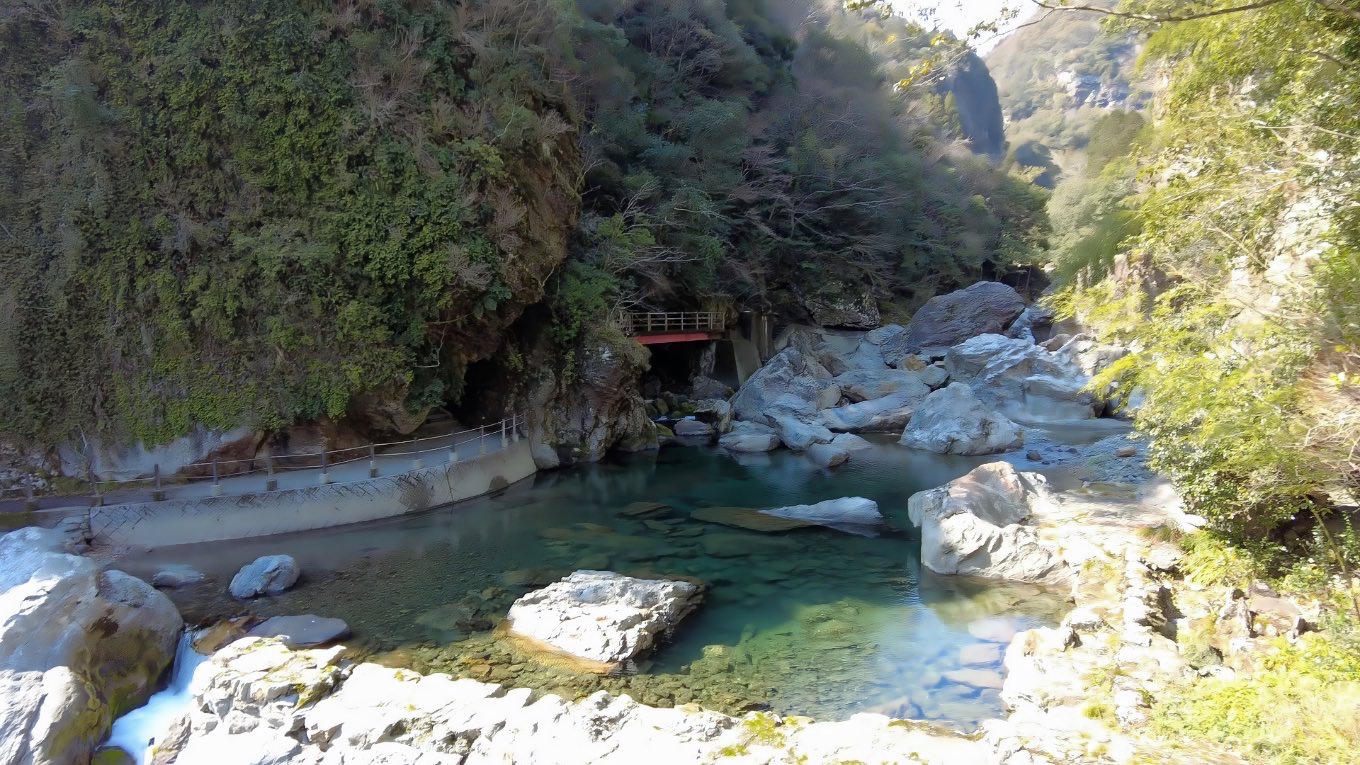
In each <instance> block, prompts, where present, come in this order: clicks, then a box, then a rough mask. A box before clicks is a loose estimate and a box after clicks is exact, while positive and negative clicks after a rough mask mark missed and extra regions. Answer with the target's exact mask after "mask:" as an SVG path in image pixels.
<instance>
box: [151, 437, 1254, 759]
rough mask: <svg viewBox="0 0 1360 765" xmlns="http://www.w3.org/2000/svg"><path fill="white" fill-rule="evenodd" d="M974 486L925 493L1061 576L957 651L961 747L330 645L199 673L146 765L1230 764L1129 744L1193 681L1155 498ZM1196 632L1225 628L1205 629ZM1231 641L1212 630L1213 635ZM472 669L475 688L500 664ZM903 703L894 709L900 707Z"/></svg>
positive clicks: (1170, 551)
mask: <svg viewBox="0 0 1360 765" xmlns="http://www.w3.org/2000/svg"><path fill="white" fill-rule="evenodd" d="M975 472H976V473H978V475H976V476H972V475H970V476H969V477H966V478H964V479H960V480H959V481H958V482H955V485H954V486H953V487H951V486H946V487H941V488H940V489H939V490H938V491H941V492H944V493H946V494H951V489H955V488H957V487H958V485H964V486H966V487H968V488H969V489H970V490H971V493H972V495H973V497H974V498H975V499H976V498H977V497H978V496H979V493H980V492H982V491H983V490H987V491H990V493H992V494H993V495H994V496H993V499H994V500H996V502H1000V501H1002V500H1008V501H1011V502H1014V503H1018V504H1021V505H1024V506H1026V507H1033V508H1036V509H1035V510H1034V511H1033V512H1031V514H1030V515H1029V516H1028V517H1027V518H1025V519H1023V521H1024V522H1025V524H1026V527H1027V528H1030V529H1031V530H1033V531H1034V532H1035V534H1036V537H1037V540H1038V541H1037V543H1038V544H1041V545H1045V546H1048V547H1049V548H1050V549H1051V551H1052V554H1053V555H1054V556H1055V558H1057V559H1058V560H1059V563H1058V565H1060V566H1061V567H1062V568H1063V570H1064V571H1065V572H1066V575H1067V576H1066V579H1067V580H1068V581H1069V582H1070V588H1071V589H1070V592H1071V596H1072V608H1071V610H1070V611H1069V612H1068V613H1067V614H1066V616H1064V617H1063V618H1062V619H1061V621H1060V622H1059V624H1058V625H1057V626H1055V627H1046V628H1039V629H1033V630H1025V631H1021V632H1018V633H1015V632H1014V631H1013V629H1011V628H1010V627H1009V626H1008V625H1007V624H1006V623H1005V622H1001V621H996V622H987V621H985V620H984V621H980V622H977V623H975V624H973V625H970V629H972V630H974V631H976V632H978V633H980V634H983V635H984V636H985V637H988V638H991V639H993V640H998V641H1003V642H1000V643H982V644H979V645H978V646H976V647H974V648H972V649H970V650H969V652H970V653H972V654H976V655H977V658H979V659H981V660H982V661H984V662H985V661H986V660H987V659H988V658H989V656H990V655H991V654H995V655H1002V654H1004V666H1005V670H1006V672H1005V676H1004V678H1003V677H1002V676H1001V675H999V674H996V673H993V672H990V671H988V670H985V669H981V670H970V669H967V668H963V669H960V670H957V671H955V672H954V673H953V674H954V675H955V677H954V678H953V680H954V681H956V682H958V683H964V684H969V683H971V684H976V685H981V686H987V687H994V688H995V690H996V692H998V693H999V694H1000V696H1001V698H1002V699H1004V701H1005V703H1006V706H1007V714H1005V715H1004V716H1001V717H998V718H997V719H994V720H989V721H987V722H984V723H983V725H982V726H981V727H980V729H979V731H978V732H977V733H976V734H974V735H961V734H959V733H956V732H952V731H949V730H947V729H943V728H939V727H934V726H932V725H930V724H929V723H924V722H912V721H910V720H909V719H901V717H900V716H899V715H896V714H894V713H893V711H892V710H890V711H889V714H858V715H854V716H852V717H850V718H849V719H848V720H845V721H842V722H830V721H827V722H814V721H812V720H810V719H808V718H803V717H797V716H785V715H781V714H778V713H773V712H749V713H746V714H744V715H738V716H731V715H725V714H721V713H718V712H713V711H706V710H704V709H703V708H701V707H700V706H698V705H694V704H690V703H684V700H683V699H672V700H671V702H672V703H673V704H674V705H673V706H671V707H670V708H664V709H663V708H655V707H651V706H647V705H643V704H639V703H637V702H636V701H634V700H632V699H630V698H628V697H620V696H616V695H612V694H609V693H607V692H604V691H597V692H594V693H591V694H589V695H584V696H583V695H581V694H574V693H571V692H565V693H564V694H554V693H542V692H534V691H531V690H528V689H520V690H512V689H511V688H510V687H509V686H506V685H503V684H499V683H494V682H482V681H475V680H470V679H461V680H455V679H453V678H451V677H449V676H447V675H443V674H420V673H415V672H411V671H409V670H403V669H394V668H389V667H382V666H379V665H375V664H365V663H355V662H353V661H350V660H348V659H347V658H346V654H345V652H344V651H343V650H342V649H326V650H309V651H290V650H288V649H287V648H285V647H284V646H283V645H282V644H280V643H278V642H276V641H270V640H260V639H254V638H250V639H246V640H242V641H239V642H236V643H234V644H232V645H230V646H229V647H227V648H225V649H223V650H222V651H220V652H219V653H218V654H217V655H216V656H215V657H214V658H213V660H212V661H211V662H209V663H208V664H207V665H205V667H204V668H203V669H202V670H201V671H200V673H199V675H198V676H197V677H196V678H195V681H194V690H193V694H194V703H193V708H192V710H191V711H190V713H189V714H188V715H186V716H185V717H184V718H183V719H182V720H181V721H180V722H178V723H177V724H176V725H175V727H174V728H173V732H172V733H171V735H169V736H168V737H167V739H166V740H165V743H164V744H163V746H162V747H161V749H160V751H159V752H158V755H157V762H162V763H169V762H179V763H198V762H209V761H217V762H220V761H222V760H220V759H217V760H213V759H212V758H213V757H218V758H220V757H222V756H224V754H225V753H230V755H231V758H232V759H231V761H233V762H241V763H271V762H283V761H287V762H317V763H321V762H327V763H329V762H432V763H468V764H471V763H484V762H507V761H509V762H535V763H540V762H542V763H579V762H619V763H623V762H637V761H639V760H640V759H644V758H645V759H647V760H649V761H651V760H655V761H661V762H677V763H678V762H728V761H734V762H747V763H798V762H845V761H863V762H873V761H890V762H923V763H941V764H942V765H943V764H945V763H949V764H951V765H952V764H955V763H963V762H976V763H1001V764H1005V765H1012V764H1013V765H1020V764H1021V763H1025V764H1029V763H1073V762H1091V763H1100V762H1138V761H1142V762H1181V763H1202V762H1234V761H1235V760H1234V759H1233V758H1232V757H1231V756H1230V755H1227V754H1218V753H1213V752H1205V751H1202V750H1197V751H1189V752H1180V751H1177V750H1176V748H1175V746H1174V744H1173V743H1169V742H1162V741H1158V740H1155V739H1153V738H1151V737H1149V736H1147V735H1146V733H1145V732H1144V729H1143V728H1142V725H1143V723H1144V722H1145V721H1146V715H1147V707H1148V706H1149V704H1150V702H1151V701H1152V700H1153V699H1156V698H1158V697H1159V696H1160V695H1161V694H1164V693H1167V692H1168V690H1169V689H1171V688H1173V687H1176V686H1178V685H1180V684H1183V683H1187V682H1195V681H1196V680H1197V679H1198V678H1200V677H1201V676H1203V675H1205V674H1206V673H1205V672H1204V671H1203V670H1202V669H1199V668H1197V667H1196V664H1194V663H1192V661H1191V659H1190V658H1189V657H1187V656H1186V655H1185V652H1184V651H1183V650H1182V648H1181V646H1180V645H1179V644H1178V643H1177V642H1176V641H1175V640H1173V639H1172V638H1170V637H1168V634H1169V633H1174V632H1175V625H1177V624H1178V620H1186V619H1195V618H1202V617H1201V615H1200V613H1199V612H1200V611H1202V610H1203V609H1204V608H1206V607H1209V605H1210V603H1211V601H1212V600H1213V599H1214V597H1215V596H1214V594H1212V593H1205V592H1195V591H1193V590H1188V589H1186V588H1184V587H1183V586H1182V584H1181V583H1180V582H1179V580H1178V579H1177V578H1176V576H1175V570H1176V564H1177V558H1178V553H1177V551H1176V549H1175V548H1174V547H1172V546H1171V545H1169V544H1167V543H1165V542H1162V541H1158V540H1159V539H1160V538H1161V536H1162V533H1161V532H1162V531H1164V530H1168V529H1172V528H1177V529H1185V528H1188V527H1189V526H1191V525H1193V524H1192V523H1190V522H1191V521H1193V518H1187V517H1186V516H1184V515H1183V514H1182V513H1180V512H1179V510H1178V509H1177V508H1176V506H1175V505H1174V503H1167V502H1164V501H1163V500H1162V499H1161V498H1160V496H1158V495H1138V496H1135V497H1133V498H1093V497H1089V496H1084V495H1078V494H1070V493H1066V494H1065V493H1057V492H1049V491H1047V490H1046V489H1044V488H1043V487H1042V482H1040V481H1035V480H1034V479H1032V478H1026V477H1025V476H1022V475H1017V474H1015V473H1014V471H1013V469H1011V468H1010V467H1009V466H1007V465H1004V463H1000V464H998V465H989V466H986V467H985V468H980V469H979V471H975ZM967 493H968V492H959V491H952V496H955V497H956V498H957V497H958V496H961V495H965V494H967ZM925 494H926V495H930V494H931V492H926V493H925ZM927 499H929V497H928V496H923V497H922V501H926V500H927ZM983 504H985V503H983ZM993 504H995V502H994V503H993ZM969 507H971V508H972V509H977V508H978V507H980V505H978V504H974V505H971V506H969ZM961 512H971V511H970V510H967V509H965V510H961ZM921 518H922V520H923V521H924V522H929V520H928V516H926V515H922V516H921ZM1228 602H1229V603H1231V602H1232V601H1228ZM1245 607H1246V605H1245V604H1244V608H1245ZM820 616H821V618H820V619H818V620H815V621H814V622H812V624H825V623H827V622H830V621H832V620H834V619H835V618H836V614H835V609H834V608H833V609H831V610H829V611H827V612H825V613H823V614H821V615H820ZM1211 621H1213V622H1214V623H1215V624H1224V620H1222V619H1220V618H1219V617H1218V616H1212V619H1211ZM1232 629H1234V626H1233V624H1232V622H1231V620H1230V619H1229V620H1228V621H1227V623H1226V624H1224V626H1223V627H1222V632H1223V633H1224V637H1225V639H1228V638H1229V633H1230V632H1231V631H1232ZM1249 642H1250V641H1247V643H1243V642H1242V641H1241V640H1239V641H1238V650H1239V651H1250V650H1252V648H1251V647H1250V646H1249V645H1248V643H1249ZM989 645H994V646H995V648H988V647H987V646H989ZM984 653H987V654H989V656H983V654H984ZM488 658H489V659H490V661H489V662H488V663H487V665H486V666H487V667H488V668H489V670H490V671H491V672H495V671H496V669H498V668H499V667H502V666H504V665H503V664H502V662H504V661H506V660H507V659H509V657H503V656H495V657H490V656H489V657H488ZM727 670H730V666H729V667H725V668H724V671H727ZM1219 671H1231V670H1219ZM910 703H911V702H910V700H905V701H904V704H905V705H907V708H908V709H909V708H910V707H909V705H910Z"/></svg>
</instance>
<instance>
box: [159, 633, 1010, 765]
mask: <svg viewBox="0 0 1360 765" xmlns="http://www.w3.org/2000/svg"><path fill="white" fill-rule="evenodd" d="M193 692H194V703H193V705H192V709H191V711H190V713H189V714H188V715H187V716H186V717H185V718H183V719H182V720H181V721H180V722H179V723H177V724H176V725H175V726H174V728H173V732H172V735H170V736H168V737H167V738H166V739H165V740H164V741H163V743H161V744H160V745H159V746H158V749H157V761H158V762H165V763H169V762H173V763H175V765H215V764H216V763H225V762H229V763H232V764H233V765H266V764H269V765H273V764H274V763H279V764H280V765H282V763H288V765H321V764H322V763H325V764H326V765H350V764H355V763H362V764H364V765H377V764H378V763H384V764H391V765H395V764H396V763H401V764H402V765H410V764H413V763H414V764H415V765H499V764H503V763H534V764H535V765H579V764H580V763H586V762H589V763H601V764H602V765H636V763H651V764H652V765H692V763H701V762H722V761H723V760H724V759H726V758H731V757H732V756H733V755H732V754H731V753H732V752H733V751H740V752H742V754H741V755H740V757H739V760H740V761H741V762H743V763H749V764H750V765H793V764H794V763H799V762H802V763H833V762H853V761H860V762H882V761H890V762H917V763H924V764H925V765H957V764H958V763H965V762H967V763H973V762H976V763H985V762H992V761H995V760H994V758H995V755H994V753H993V752H992V750H991V749H990V748H989V747H987V746H986V745H984V744H983V743H982V742H979V741H975V740H972V739H971V738H969V737H966V736H963V735H961V734H957V733H952V732H949V731H945V730H942V729H939V728H935V727H933V726H929V725H926V724H911V725H903V724H900V723H894V721H892V720H889V719H888V718H887V717H885V716H883V715H875V714H859V715H854V716H853V717H851V718H850V719H849V720H845V721H843V722H827V723H814V722H808V721H806V720H805V719H803V720H798V721H792V720H790V721H786V720H784V719H783V718H781V717H779V716H778V715H770V714H765V715H757V714H756V713H752V714H750V715H748V716H747V718H745V720H752V721H757V717H759V720H758V722H759V724H758V725H755V724H752V725H747V724H744V719H743V718H737V717H729V716H727V715H724V714H720V713H718V712H711V711H707V710H702V709H699V708H697V707H694V706H692V705H690V706H686V707H679V708H672V709H658V708H655V707H648V706H643V705H641V704H638V703H637V702H635V701H633V700H632V699H630V698H628V697H627V696H611V695H609V694H607V693H605V692H603V691H601V692H598V693H595V694H592V695H590V696H588V697H586V698H584V699H582V700H580V701H566V700H563V699H562V698H560V697H558V696H556V695H553V694H544V695H536V694H533V693H532V692H531V691H529V690H528V689H516V690H510V689H507V688H504V687H502V686H499V685H491V684H487V683H480V682H477V681H475V680H466V679H464V680H455V679H453V678H451V677H449V676H448V675H424V676H422V675H419V674H417V673H415V672H411V671H408V670H401V669H391V668H388V667H381V666H378V665H376V664H359V665H352V664H350V663H348V662H346V661H344V659H343V654H342V652H341V650H340V649H329V650H309V651H290V650H288V649H287V648H285V647H284V646H283V645H281V644H279V643H278V642H276V641H268V640H262V639H258V638H248V639H245V640H241V641H238V642H236V643H233V644H232V645H229V646H227V647H226V648H224V649H222V650H221V651H219V652H218V653H217V654H216V655H215V656H214V657H213V658H212V660H211V661H210V662H209V663H207V664H206V665H204V667H202V668H201V669H200V672H199V673H198V674H196V675H195V678H194V691H193ZM766 728H772V729H773V730H774V732H775V734H776V735H768V734H765V735H762V732H763V731H764V729H766ZM734 761H735V760H734Z"/></svg>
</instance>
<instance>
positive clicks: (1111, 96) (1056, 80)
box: [987, 3, 1149, 187]
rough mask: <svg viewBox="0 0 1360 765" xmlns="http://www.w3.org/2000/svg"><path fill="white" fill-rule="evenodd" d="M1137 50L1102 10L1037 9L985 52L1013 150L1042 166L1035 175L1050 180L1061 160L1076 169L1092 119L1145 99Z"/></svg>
mask: <svg viewBox="0 0 1360 765" xmlns="http://www.w3.org/2000/svg"><path fill="white" fill-rule="evenodd" d="M1096 5H1101V4H1099V3H1097V4H1096ZM1109 5H1110V4H1109V3H1106V4H1104V7H1109ZM1138 50H1139V39H1138V37H1137V36H1136V35H1135V34H1134V33H1132V32H1131V31H1128V30H1122V31H1118V32H1112V31H1109V30H1103V29H1102V24H1101V16H1100V15H1099V14H1096V13H1090V12H1083V11H1057V12H1053V11H1050V10H1045V9H1037V10H1036V11H1035V13H1034V14H1033V15H1032V16H1031V17H1030V18H1029V19H1028V21H1027V22H1026V25H1025V26H1022V27H1021V28H1020V29H1018V30H1016V31H1015V32H1014V33H1012V34H1010V35H1008V36H1007V37H1006V38H1005V39H1003V40H1002V41H1001V42H1000V43H999V44H998V45H997V46H996V48H994V49H992V51H991V52H989V53H988V54H987V66H988V67H989V68H990V69H991V70H992V74H993V77H994V78H995V79H996V84H997V90H998V92H999V94H1000V99H1001V105H1002V108H1003V109H1004V110H1005V113H1006V119H1007V120H1008V122H1009V125H1008V128H1007V133H1008V136H1009V138H1010V143H1011V149H1012V151H1011V158H1012V159H1013V160H1014V161H1015V162H1017V163H1018V164H1020V165H1021V166H1024V167H1032V168H1038V169H1040V170H1042V171H1044V172H1045V173H1046V177H1044V178H1042V179H1041V180H1040V182H1041V183H1042V184H1044V185H1047V186H1050V187H1051V186H1052V183H1053V182H1055V181H1056V180H1057V176H1058V174H1059V168H1062V169H1066V170H1069V171H1076V172H1079V171H1080V151H1081V150H1082V149H1083V148H1084V147H1085V146H1086V143H1087V141H1088V140H1089V139H1090V136H1091V131H1092V129H1093V127H1094V125H1095V123H1096V122H1097V121H1098V120H1099V119H1100V118H1101V117H1102V116H1103V115H1104V114H1106V113H1108V112H1110V111H1114V110H1122V111H1137V110H1138V109H1141V108H1142V107H1143V106H1144V105H1145V104H1146V103H1147V100H1148V98H1149V94H1148V93H1147V87H1146V86H1145V84H1144V80H1145V79H1146V78H1145V75H1142V74H1140V73H1138V71H1137V68H1136V60H1137V57H1138Z"/></svg>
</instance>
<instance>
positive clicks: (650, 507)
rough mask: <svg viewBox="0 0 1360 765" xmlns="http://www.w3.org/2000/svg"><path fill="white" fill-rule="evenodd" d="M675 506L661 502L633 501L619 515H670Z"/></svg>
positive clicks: (646, 516) (649, 516)
mask: <svg viewBox="0 0 1360 765" xmlns="http://www.w3.org/2000/svg"><path fill="white" fill-rule="evenodd" d="M672 510H673V508H672V507H671V506H670V505H665V504H662V503H660V502H633V503H631V504H629V505H628V506H627V507H625V508H623V509H622V510H620V511H619V515H621V516H623V517H625V518H652V517H655V516H659V515H668V514H670V513H671V512H672Z"/></svg>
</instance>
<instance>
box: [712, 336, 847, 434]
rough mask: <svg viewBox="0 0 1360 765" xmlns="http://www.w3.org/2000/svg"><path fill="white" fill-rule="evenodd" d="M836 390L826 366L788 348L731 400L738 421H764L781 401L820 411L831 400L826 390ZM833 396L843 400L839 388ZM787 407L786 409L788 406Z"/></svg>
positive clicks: (755, 375)
mask: <svg viewBox="0 0 1360 765" xmlns="http://www.w3.org/2000/svg"><path fill="white" fill-rule="evenodd" d="M833 387H835V384H834V383H833V382H832V381H831V373H830V372H828V371H827V370H826V368H825V367H823V366H822V365H821V364H819V363H817V362H815V361H811V360H809V359H808V358H807V357H805V356H804V355H803V354H802V353H801V352H799V351H798V350H797V349H796V348H786V349H784V350H783V351H780V352H779V353H777V354H775V355H774V357H773V358H771V359H770V360H769V361H767V362H766V363H765V365H764V366H762V367H761V368H760V369H758V370H756V373H755V374H753V375H751V377H750V379H748V380H747V381H746V382H745V384H743V385H742V386H741V390H738V391H737V394H736V395H735V396H733V397H732V414H733V416H734V417H736V419H738V420H750V421H752V422H764V421H765V417H766V415H767V414H768V413H769V412H770V411H771V410H772V409H774V408H775V404H776V402H777V401H780V400H781V399H782V400H784V401H786V402H787V400H790V399H792V400H796V401H802V402H803V403H804V404H806V405H807V406H810V407H812V409H813V410H816V409H818V408H821V407H819V406H818V403H819V402H824V401H826V400H827V399H828V398H830V397H831V394H830V393H828V392H827V391H828V389H829V388H833ZM834 395H835V397H836V398H839V397H840V389H839V388H837V389H836V390H835V392H834ZM832 403H835V402H834V401H833V402H832ZM829 405H830V404H827V406H829ZM784 406H785V408H787V407H788V404H787V403H785V404H784Z"/></svg>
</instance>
